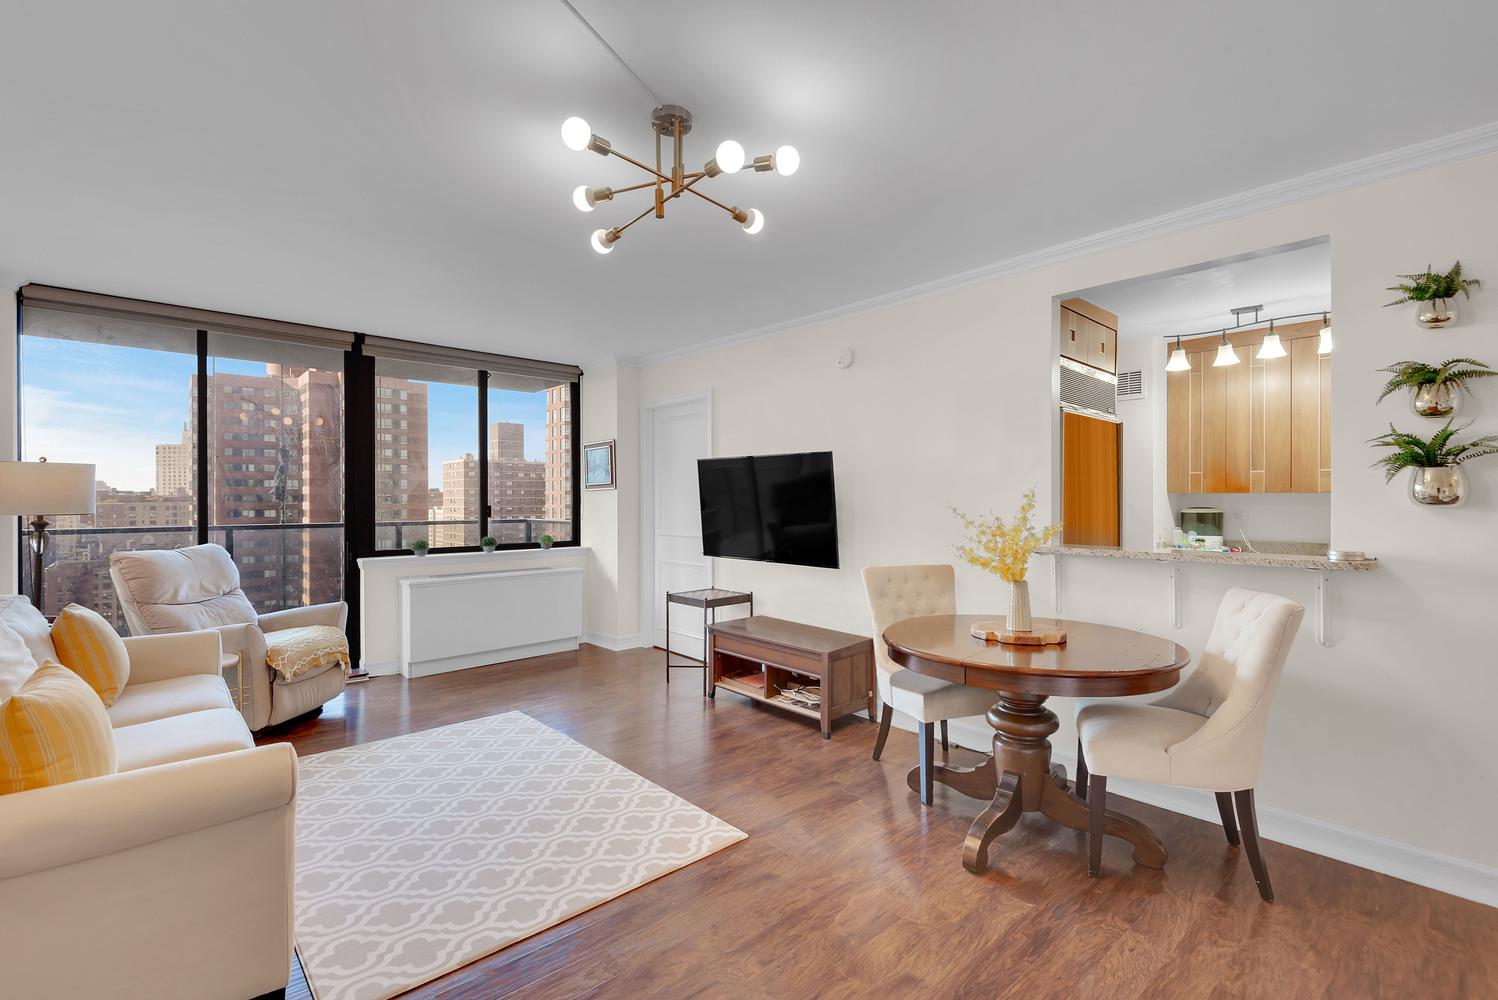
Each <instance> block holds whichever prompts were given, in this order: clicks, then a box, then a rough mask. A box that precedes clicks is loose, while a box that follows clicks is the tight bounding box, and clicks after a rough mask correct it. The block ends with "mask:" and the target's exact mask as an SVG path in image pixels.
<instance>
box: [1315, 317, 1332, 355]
mask: <svg viewBox="0 0 1498 1000" xmlns="http://www.w3.org/2000/svg"><path fill="white" fill-rule="evenodd" d="M1322 322H1323V323H1325V324H1326V325H1325V326H1323V327H1322V328H1321V335H1320V336H1318V337H1317V338H1316V353H1317V354H1330V353H1332V319H1331V317H1330V316H1326V317H1323V319H1322Z"/></svg>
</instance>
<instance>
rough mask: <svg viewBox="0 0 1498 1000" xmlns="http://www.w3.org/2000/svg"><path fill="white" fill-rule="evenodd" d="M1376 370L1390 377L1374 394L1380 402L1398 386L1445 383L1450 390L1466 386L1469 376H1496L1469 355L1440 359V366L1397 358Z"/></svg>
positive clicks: (1492, 371) (1398, 387) (1398, 388)
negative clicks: (1395, 360)
mask: <svg viewBox="0 0 1498 1000" xmlns="http://www.w3.org/2000/svg"><path fill="white" fill-rule="evenodd" d="M1379 371H1381V372H1388V373H1389V374H1390V375H1392V376H1393V377H1392V378H1390V379H1389V381H1388V382H1386V383H1384V391H1383V392H1382V393H1380V394H1379V397H1378V401H1379V402H1380V403H1382V402H1383V401H1384V400H1385V399H1388V398H1389V397H1390V396H1392V395H1393V394H1394V393H1396V392H1398V391H1399V390H1400V389H1418V388H1420V387H1421V386H1422V385H1434V386H1441V385H1449V386H1451V387H1452V388H1454V389H1466V388H1467V385H1466V383H1467V382H1468V381H1469V380H1471V379H1474V378H1486V377H1487V376H1489V375H1498V371H1494V370H1493V369H1491V368H1489V367H1488V366H1487V365H1485V364H1483V363H1482V362H1481V361H1477V360H1474V359H1473V358H1452V359H1450V360H1449V361H1443V362H1442V363H1441V365H1440V367H1436V366H1435V365H1428V364H1426V363H1425V362H1423V361H1401V362H1399V363H1398V364H1393V365H1390V366H1389V367H1387V368H1380V369H1379Z"/></svg>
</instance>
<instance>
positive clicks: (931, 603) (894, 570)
mask: <svg viewBox="0 0 1498 1000" xmlns="http://www.w3.org/2000/svg"><path fill="white" fill-rule="evenodd" d="M863 586H864V590H865V591H867V592H868V595H869V615H870V617H872V618H873V620H874V666H875V667H876V668H877V669H878V671H879V674H880V676H881V679H882V678H883V677H884V676H887V675H889V674H892V673H894V672H895V671H897V670H903V669H905V668H904V667H901V666H900V665H899V664H897V663H895V661H893V660H891V659H890V658H889V649H888V648H887V647H886V646H885V645H884V640H883V639H882V638H880V637H881V636H882V635H883V634H884V630H885V629H887V628H889V627H890V626H891V625H893V624H894V623H895V622H897V621H901V620H903V619H906V618H919V617H921V616H922V615H954V614H956V613H957V574H956V572H955V571H954V570H953V569H952V567H951V566H947V565H941V564H938V565H934V566H866V567H864V571H863Z"/></svg>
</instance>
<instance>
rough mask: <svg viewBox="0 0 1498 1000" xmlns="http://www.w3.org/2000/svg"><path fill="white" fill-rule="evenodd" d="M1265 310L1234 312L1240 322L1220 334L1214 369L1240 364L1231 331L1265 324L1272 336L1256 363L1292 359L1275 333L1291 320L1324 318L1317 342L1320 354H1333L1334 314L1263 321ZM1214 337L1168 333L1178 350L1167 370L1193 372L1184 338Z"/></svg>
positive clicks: (1250, 308)
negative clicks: (1231, 342)
mask: <svg viewBox="0 0 1498 1000" xmlns="http://www.w3.org/2000/svg"><path fill="white" fill-rule="evenodd" d="M1263 308H1264V307H1263V306H1242V307H1240V308H1237V309H1234V310H1232V313H1233V318H1234V320H1236V322H1235V323H1234V324H1233V325H1232V326H1230V327H1223V328H1222V329H1220V330H1219V331H1218V334H1219V336H1220V337H1221V338H1222V340H1221V342H1220V343H1219V344H1218V346H1217V357H1216V358H1215V359H1214V360H1213V362H1212V367H1213V368H1225V367H1227V366H1228V365H1236V364H1237V363H1238V362H1239V360H1240V359H1239V357H1238V352H1237V351H1235V350H1233V345H1232V344H1230V343H1229V342H1228V333H1229V332H1230V331H1231V332H1234V333H1236V332H1238V331H1240V330H1249V329H1252V328H1253V327H1256V326H1261V325H1262V324H1264V323H1268V324H1269V332H1268V333H1266V334H1265V335H1264V342H1263V343H1262V344H1260V345H1259V350H1258V351H1257V352H1256V353H1255V354H1254V360H1256V361H1272V360H1273V359H1275V358H1283V357H1288V356H1289V353H1290V352H1289V351H1287V350H1286V349H1285V344H1284V341H1282V340H1281V339H1280V335H1279V333H1278V332H1276V330H1275V329H1274V326H1275V324H1276V323H1284V322H1286V321H1288V320H1305V319H1307V318H1309V317H1311V316H1320V317H1321V322H1322V327H1321V336H1320V337H1319V338H1318V339H1317V341H1316V353H1317V354H1330V353H1332V319H1331V315H1332V314H1331V313H1329V312H1319V313H1294V314H1291V315H1287V316H1273V317H1271V318H1269V319H1267V320H1261V319H1259V313H1260V312H1261V311H1262V310H1263ZM1248 313H1253V317H1254V318H1253V319H1251V320H1249V321H1248V322H1244V320H1243V317H1244V316H1245V315H1246V314H1248ZM1211 333H1212V331H1210V330H1203V331H1201V332H1200V333H1182V334H1176V333H1167V334H1166V335H1165V339H1166V340H1174V341H1175V350H1173V351H1171V353H1170V360H1168V361H1167V362H1166V363H1165V370H1166V371H1168V372H1184V371H1190V370H1191V359H1190V357H1189V356H1188V355H1187V354H1186V352H1185V351H1183V350H1182V349H1181V338H1182V337H1186V338H1188V339H1192V340H1194V339H1196V338H1198V337H1207V336H1210V335H1211Z"/></svg>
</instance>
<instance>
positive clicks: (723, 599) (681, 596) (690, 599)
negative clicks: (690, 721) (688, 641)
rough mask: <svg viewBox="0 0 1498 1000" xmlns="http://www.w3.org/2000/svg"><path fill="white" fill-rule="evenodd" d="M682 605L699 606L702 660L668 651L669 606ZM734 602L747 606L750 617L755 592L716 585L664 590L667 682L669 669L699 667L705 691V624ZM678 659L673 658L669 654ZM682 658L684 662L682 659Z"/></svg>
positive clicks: (669, 636)
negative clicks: (693, 588) (674, 591)
mask: <svg viewBox="0 0 1498 1000" xmlns="http://www.w3.org/2000/svg"><path fill="white" fill-rule="evenodd" d="M673 604H684V605H686V606H687V607H689V608H701V609H702V659H701V660H693V659H692V658H691V657H690V656H687V655H686V654H684V653H676V654H673V653H672V652H671V605H673ZM735 604H747V605H749V616H750V617H751V618H752V617H754V592H753V591H749V592H748V593H744V592H742V591H737V590H719V589H718V588H717V587H709V588H707V589H706V590H678V591H677V592H676V593H674V594H673V593H672V592H671V591H669V590H668V591H666V683H667V684H670V683H671V671H673V670H701V671H702V693H703V694H704V695H706V694H707V674H708V667H707V627H708V625H711V624H716V622H717V621H718V609H719V608H727V607H732V606H733V605H735ZM673 655H674V656H676V657H677V660H675V661H673V660H672V656H673ZM682 661H685V662H682Z"/></svg>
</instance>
